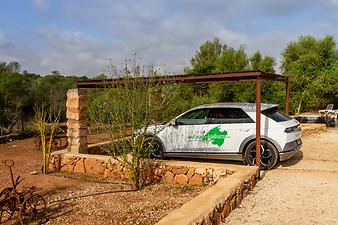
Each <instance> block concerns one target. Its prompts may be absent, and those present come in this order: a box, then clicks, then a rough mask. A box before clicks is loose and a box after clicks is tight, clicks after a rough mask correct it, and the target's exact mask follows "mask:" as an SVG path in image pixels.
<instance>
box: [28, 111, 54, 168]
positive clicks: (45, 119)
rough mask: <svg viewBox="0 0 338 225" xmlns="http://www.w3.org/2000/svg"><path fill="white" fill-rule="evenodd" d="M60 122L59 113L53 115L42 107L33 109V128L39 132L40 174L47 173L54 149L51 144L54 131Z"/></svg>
mask: <svg viewBox="0 0 338 225" xmlns="http://www.w3.org/2000/svg"><path fill="white" fill-rule="evenodd" d="M59 121H60V111H58V112H57V113H55V112H54V113H53V110H52V108H50V109H49V111H46V110H45V107H44V105H42V106H41V107H37V108H36V109H35V120H34V122H35V126H36V128H37V130H38V132H39V138H40V143H41V145H40V148H39V150H40V151H41V153H42V162H43V165H42V172H43V173H44V174H47V173H48V168H49V161H50V155H51V152H52V151H53V150H54V148H55V147H56V146H55V145H54V144H53V143H54V140H55V131H56V129H57V128H58V125H59Z"/></svg>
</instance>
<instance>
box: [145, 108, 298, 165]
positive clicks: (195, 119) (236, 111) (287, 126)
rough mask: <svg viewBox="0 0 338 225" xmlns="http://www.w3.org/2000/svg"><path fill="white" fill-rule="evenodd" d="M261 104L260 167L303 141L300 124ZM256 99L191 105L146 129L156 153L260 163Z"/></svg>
mask: <svg viewBox="0 0 338 225" xmlns="http://www.w3.org/2000/svg"><path fill="white" fill-rule="evenodd" d="M277 108H278V105H274V104H261V109H262V110H261V167H262V168H264V169H271V168H273V167H274V166H275V165H276V163H277V162H278V161H279V160H280V161H284V160H287V159H289V158H291V157H292V156H293V155H294V154H295V153H296V151H298V150H299V149H300V147H301V145H302V141H301V137H300V136H301V134H300V127H299V122H298V121H297V120H295V119H292V118H290V117H288V116H286V115H284V114H282V113H280V112H278V111H277ZM255 120H256V105H255V103H217V104H208V105H201V106H197V107H195V108H192V109H190V110H188V111H186V112H184V113H182V114H181V115H179V116H177V117H176V118H175V119H173V120H172V121H170V122H169V123H167V124H165V125H156V126H150V127H148V128H147V131H146V132H147V138H146V139H145V146H146V147H151V148H152V156H153V157H155V158H163V157H169V156H170V157H188V158H210V159H226V160H242V161H245V162H246V163H248V164H250V165H255V160H256V159H255V157H256V143H255V140H256V136H255V133H256V125H255Z"/></svg>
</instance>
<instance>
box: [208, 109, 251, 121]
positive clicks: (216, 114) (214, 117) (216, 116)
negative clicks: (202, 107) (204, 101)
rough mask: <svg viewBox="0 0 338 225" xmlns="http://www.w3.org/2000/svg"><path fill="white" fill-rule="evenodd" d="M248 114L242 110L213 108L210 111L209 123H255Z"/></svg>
mask: <svg viewBox="0 0 338 225" xmlns="http://www.w3.org/2000/svg"><path fill="white" fill-rule="evenodd" d="M254 122H255V121H253V119H251V117H250V116H248V114H246V113H245V112H244V110H243V109H241V108H213V109H210V113H209V116H208V120H207V123H209V124H224V123H254Z"/></svg>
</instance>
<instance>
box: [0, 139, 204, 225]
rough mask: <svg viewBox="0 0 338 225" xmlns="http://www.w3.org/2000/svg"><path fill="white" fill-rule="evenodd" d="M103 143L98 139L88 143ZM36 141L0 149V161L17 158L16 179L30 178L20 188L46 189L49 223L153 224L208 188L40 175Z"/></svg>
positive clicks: (1, 177)
mask: <svg viewBox="0 0 338 225" xmlns="http://www.w3.org/2000/svg"><path fill="white" fill-rule="evenodd" d="M104 139H105V137H104V135H98V136H95V138H93V137H90V138H89V142H90V143H93V142H99V141H103V140H104ZM33 143H34V139H32V138H31V139H26V140H21V141H13V142H9V143H7V144H4V145H0V162H1V161H2V160H4V159H12V160H14V162H15V167H14V168H13V172H14V176H15V177H16V176H17V175H19V174H20V175H21V177H23V178H24V179H25V180H24V181H23V182H22V183H21V184H20V185H19V187H18V189H19V190H22V188H23V187H24V186H27V187H28V186H31V185H34V186H37V187H38V188H42V191H40V194H41V195H42V196H44V198H45V199H46V201H47V202H48V210H47V214H46V216H45V219H44V220H43V223H44V224H60V225H61V224H62V225H63V224H74V225H75V224H81V225H86V224H88V225H89V224H154V223H156V222H157V221H158V220H160V219H161V218H163V217H164V216H165V215H167V214H168V213H169V212H171V211H172V210H174V209H175V208H179V207H180V206H181V205H183V204H184V203H185V202H187V201H189V200H190V199H192V198H194V197H195V196H197V195H198V194H199V193H200V192H202V191H203V190H204V189H205V188H206V187H205V186H196V187H191V186H168V185H165V184H157V185H150V186H147V187H145V188H144V189H142V190H141V191H134V190H132V188H131V186H130V185H129V184H128V183H127V182H126V181H117V180H112V179H103V178H100V179H99V178H95V177H88V176H82V175H72V176H71V175H70V174H65V173H51V174H49V175H44V174H41V173H38V174H37V175H30V173H31V172H33V171H37V172H40V171H41V157H40V153H39V152H37V151H36V150H35V149H34V147H33ZM70 176H71V177H70ZM10 184H11V182H10V175H9V171H8V168H7V167H5V166H4V165H2V163H0V190H2V189H3V188H5V187H8V186H10ZM12 223H14V224H18V220H17V218H16V219H14V220H12V221H10V222H8V223H7V224H12Z"/></svg>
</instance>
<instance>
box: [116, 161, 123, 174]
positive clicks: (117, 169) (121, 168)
mask: <svg viewBox="0 0 338 225" xmlns="http://www.w3.org/2000/svg"><path fill="white" fill-rule="evenodd" d="M122 171H123V166H122V165H121V164H120V163H118V164H117V165H116V172H122Z"/></svg>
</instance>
